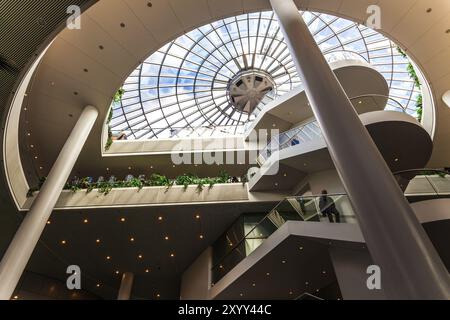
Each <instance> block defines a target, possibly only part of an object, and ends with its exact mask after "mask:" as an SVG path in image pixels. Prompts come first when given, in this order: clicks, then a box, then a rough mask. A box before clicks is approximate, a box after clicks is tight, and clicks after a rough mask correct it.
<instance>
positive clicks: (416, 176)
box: [394, 169, 450, 197]
mask: <svg viewBox="0 0 450 320" xmlns="http://www.w3.org/2000/svg"><path fill="white" fill-rule="evenodd" d="M394 176H395V178H396V179H397V182H398V183H399V185H400V187H401V188H402V190H404V192H405V195H406V196H407V197H423V196H425V197H426V196H432V197H439V196H448V195H450V175H449V172H448V171H445V170H441V169H414V170H405V171H400V172H396V173H394Z"/></svg>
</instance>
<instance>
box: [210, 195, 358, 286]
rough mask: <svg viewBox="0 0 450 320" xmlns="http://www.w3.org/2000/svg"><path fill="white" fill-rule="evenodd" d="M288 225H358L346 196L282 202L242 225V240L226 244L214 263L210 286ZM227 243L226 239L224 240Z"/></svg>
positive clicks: (307, 198)
mask: <svg viewBox="0 0 450 320" xmlns="http://www.w3.org/2000/svg"><path fill="white" fill-rule="evenodd" d="M287 221H308V222H325V223H357V221H356V217H355V214H354V212H353V209H352V206H351V203H350V200H349V198H348V196H347V195H345V194H335V195H327V196H307V197H290V198H286V199H285V200H283V201H281V202H280V203H279V204H278V205H277V206H276V207H275V208H274V209H273V210H272V211H270V212H269V213H268V214H267V215H266V216H264V218H263V219H262V220H260V221H257V222H256V223H253V224H252V223H245V224H244V225H243V226H242V227H243V229H244V236H243V237H242V238H241V239H239V240H238V241H237V242H236V243H235V244H234V243H232V242H228V243H225V244H224V245H223V247H226V248H227V249H226V250H225V251H224V254H223V255H222V256H221V257H218V258H216V259H215V261H214V266H213V268H212V281H213V284H214V283H217V282H218V281H219V280H220V279H221V278H222V277H223V276H225V275H226V274H227V273H228V272H229V271H231V270H232V269H233V268H234V267H235V266H236V265H237V264H238V263H239V262H241V261H242V260H244V259H245V258H246V257H247V256H249V255H250V254H251V253H252V252H253V251H255V250H256V249H257V248H258V247H259V246H260V245H261V244H262V243H263V242H264V240H266V239H267V238H268V237H270V236H271V235H272V234H273V233H274V232H275V231H276V230H278V229H279V228H280V227H281V226H282V225H283V224H285V223H286V222H287ZM224 239H229V237H224Z"/></svg>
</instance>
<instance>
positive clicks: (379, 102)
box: [257, 94, 406, 165]
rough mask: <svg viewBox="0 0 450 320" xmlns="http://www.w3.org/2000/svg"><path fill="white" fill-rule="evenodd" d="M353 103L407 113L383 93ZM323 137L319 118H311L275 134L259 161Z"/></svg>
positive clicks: (361, 98) (263, 150) (370, 108)
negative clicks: (276, 152) (277, 152)
mask: <svg viewBox="0 0 450 320" xmlns="http://www.w3.org/2000/svg"><path fill="white" fill-rule="evenodd" d="M350 101H351V102H352V104H353V105H355V106H358V105H364V107H365V108H368V109H369V110H372V109H375V110H376V109H383V108H384V107H385V106H387V107H386V109H389V110H391V111H397V112H402V113H405V112H406V110H405V108H404V107H403V106H402V105H401V104H400V103H399V102H398V101H396V100H394V99H392V98H389V97H387V96H383V95H373V94H371V95H362V96H357V97H354V98H351V99H350ZM320 138H322V131H321V129H320V127H319V123H318V122H317V120H315V119H314V120H311V121H310V122H307V123H305V124H301V125H299V126H297V127H295V128H292V129H290V130H288V131H286V132H283V133H280V134H279V135H276V136H273V137H272V138H271V141H270V142H269V144H268V145H267V146H266V147H265V148H264V149H262V150H261V152H260V153H259V155H258V159H257V162H258V163H259V164H260V165H263V164H264V163H265V162H266V161H267V159H269V158H270V156H271V155H272V154H273V153H274V152H275V151H278V150H283V149H286V148H289V147H292V146H296V145H299V144H302V143H306V142H311V141H314V140H317V139H320Z"/></svg>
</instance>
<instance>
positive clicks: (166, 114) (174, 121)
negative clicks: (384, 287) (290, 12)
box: [110, 12, 420, 139]
mask: <svg viewBox="0 0 450 320" xmlns="http://www.w3.org/2000/svg"><path fill="white" fill-rule="evenodd" d="M302 14H303V18H304V19H305V21H306V23H307V24H308V26H309V29H310V31H311V32H312V34H313V35H314V38H315V39H316V41H317V43H318V44H319V46H320V48H321V49H322V52H323V53H324V55H325V56H331V57H332V56H333V54H332V53H333V52H342V51H345V52H351V53H353V54H356V55H358V56H360V57H361V58H363V59H365V60H366V61H367V62H369V63H370V64H371V65H372V66H374V67H375V68H376V69H377V70H378V71H379V72H380V73H381V74H383V76H384V77H385V78H386V80H387V82H388V85H389V87H390V97H391V98H392V99H394V100H396V101H397V102H399V103H400V104H401V105H402V106H403V108H404V110H405V111H406V112H408V113H409V114H412V115H414V114H415V109H416V107H415V103H416V100H417V97H418V95H419V93H420V92H419V90H418V89H417V88H415V86H414V83H413V81H412V80H411V79H410V77H409V75H408V72H407V65H408V63H409V61H408V59H406V58H403V57H402V56H401V55H400V54H399V53H398V52H397V46H396V45H395V44H394V43H393V42H391V41H390V40H388V39H387V38H386V37H384V36H383V35H381V34H380V33H378V32H376V31H374V30H372V29H369V28H367V27H365V26H363V25H359V24H357V23H355V22H352V21H349V20H346V19H342V18H337V17H335V16H331V15H328V14H319V13H313V12H304V13H302ZM249 70H250V71H255V72H256V75H254V76H253V77H252V79H253V80H252V81H257V80H258V79H259V78H258V74H264V75H265V76H264V81H266V82H267V81H268V82H270V83H271V85H270V89H267V90H266V91H267V93H266V94H265V95H264V96H262V95H259V96H258V99H257V102H258V105H257V106H256V107H255V106H252V108H251V109H252V110H253V109H254V110H253V112H252V113H248V112H246V111H245V110H244V109H246V110H248V109H249V108H245V106H241V108H236V107H235V106H236V103H233V102H234V101H235V99H236V97H232V96H230V94H229V92H230V84H231V83H233V84H236V83H237V84H240V82H239V80H240V79H237V77H239V74H244V73H246V72H249ZM269 77H270V79H268V78H269ZM255 79H256V80H255ZM300 84H301V79H300V78H299V76H298V74H297V72H296V69H295V66H294V62H293V61H292V58H291V56H290V53H289V50H288V48H287V45H286V42H285V41H284V38H283V34H282V32H281V30H280V26H279V23H278V21H277V18H276V16H275V14H274V13H273V12H258V13H251V14H244V15H240V16H236V17H232V18H227V19H223V20H219V21H216V22H213V23H211V24H207V25H205V26H203V27H200V28H198V29H195V30H193V31H191V32H189V33H187V34H185V35H183V36H181V37H179V38H177V39H175V40H174V41H172V42H170V43H168V44H166V45H165V46H163V47H162V48H161V49H159V50H158V51H157V52H155V53H154V54H152V55H151V56H150V57H149V58H148V59H147V60H146V61H145V62H144V63H143V64H141V65H140V66H139V67H138V68H137V69H136V70H135V71H134V72H133V73H132V74H131V75H130V76H129V78H128V79H127V80H126V81H125V83H124V85H123V89H124V90H125V94H124V95H123V98H122V101H120V102H115V103H113V106H112V108H113V118H112V121H111V123H110V125H111V129H112V131H113V132H114V133H118V132H124V133H125V134H126V135H127V137H128V139H161V138H172V137H180V138H181V137H189V136H190V137H194V136H205V137H207V136H219V135H223V134H224V135H236V134H242V133H243V132H244V127H245V125H246V124H248V123H249V122H251V121H253V120H254V119H255V117H256V114H257V113H258V111H259V110H261V108H262V107H263V106H264V105H265V104H267V103H268V102H270V101H272V100H273V99H276V98H277V97H279V96H281V95H283V94H285V93H287V92H289V91H290V90H291V89H292V88H294V87H296V86H298V85H300ZM258 85H259V83H256V84H253V83H252V87H255V88H256V87H258ZM249 94H250V96H251V97H254V96H255V93H254V92H253V91H252V92H250V93H249ZM387 109H391V110H393V109H394V110H395V109H399V107H398V104H397V103H393V102H392V100H390V102H389V103H388V106H387Z"/></svg>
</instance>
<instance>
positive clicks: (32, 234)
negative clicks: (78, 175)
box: [0, 106, 98, 300]
mask: <svg viewBox="0 0 450 320" xmlns="http://www.w3.org/2000/svg"><path fill="white" fill-rule="evenodd" d="M97 117H98V111H97V109H96V108H94V107H92V106H87V107H85V108H84V110H83V112H82V114H81V116H80V118H79V119H78V121H77V123H76V125H75V127H74V128H73V130H72V132H71V133H70V136H69V138H68V139H67V141H66V143H65V144H64V147H63V148H62V150H61V152H60V153H59V156H58V159H57V160H56V162H55V164H54V165H53V167H52V169H51V170H50V173H49V175H48V177H47V180H46V182H45V183H44V185H43V186H42V188H41V190H40V192H39V194H38V195H37V197H36V199H35V200H34V202H33V205H32V206H31V208H30V211H29V212H28V213H27V215H26V217H25V219H24V220H23V222H22V224H21V225H20V227H19V229H18V230H17V232H16V234H15V236H14V238H13V240H12V242H11V244H10V245H9V248H8V250H7V251H6V253H5V255H4V256H3V258H2V260H1V262H0V300H8V299H10V298H11V296H12V294H13V293H14V290H15V288H16V286H17V283H18V282H19V280H20V277H21V276H22V273H23V271H24V270H25V267H26V265H27V263H28V260H29V259H30V257H31V254H32V253H33V250H34V248H35V246H36V244H37V242H38V241H39V238H40V237H41V234H42V231H43V230H44V228H45V226H46V225H47V221H48V220H49V218H50V215H51V213H52V211H53V209H54V207H55V204H56V201H57V200H58V198H59V196H60V194H61V191H62V190H63V188H64V185H65V183H66V182H67V179H68V178H69V175H70V173H71V172H72V169H73V167H74V165H75V162H76V161H77V159H78V156H79V155H80V152H81V150H82V149H83V146H84V144H85V142H86V140H87V138H88V136H89V133H90V132H91V129H92V127H93V126H94V123H95V121H96V119H97Z"/></svg>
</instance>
